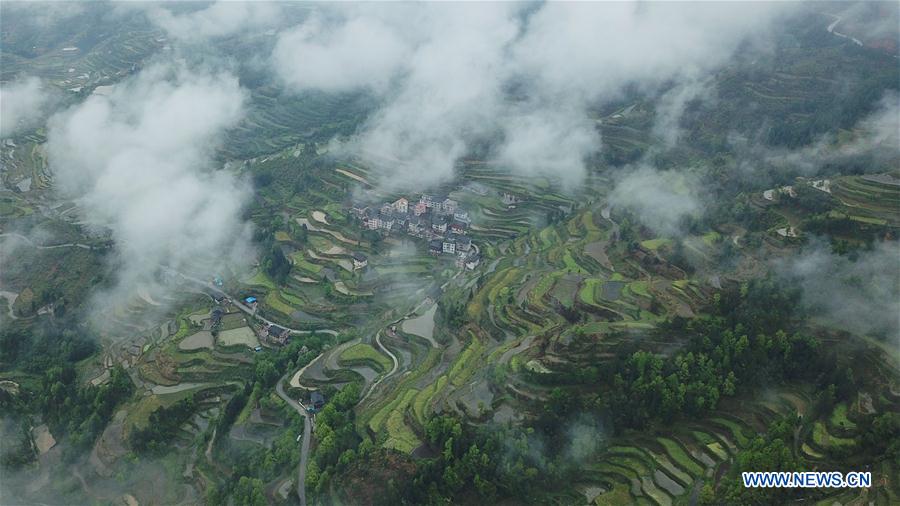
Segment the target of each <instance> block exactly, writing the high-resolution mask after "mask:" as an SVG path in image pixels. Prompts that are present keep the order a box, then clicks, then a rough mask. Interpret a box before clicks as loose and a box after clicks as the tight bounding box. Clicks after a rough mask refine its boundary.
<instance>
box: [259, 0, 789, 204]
mask: <svg viewBox="0 0 900 506" xmlns="http://www.w3.org/2000/svg"><path fill="white" fill-rule="evenodd" d="M791 8H792V7H787V6H784V5H773V4H765V5H764V4H728V5H719V4H709V3H707V4H690V5H684V4H678V5H670V4H660V3H650V4H648V3H640V4H631V3H628V4H626V3H602V4H576V3H545V4H540V5H530V4H513V3H496V4H465V3H454V4H428V5H421V4H399V3H398V4H388V5H384V4H379V5H378V8H377V9H375V8H370V7H369V6H365V5H362V6H359V5H356V4H353V5H351V6H347V5H339V6H333V7H332V6H329V8H327V9H326V10H325V11H324V12H325V14H323V15H322V16H321V17H318V18H314V19H310V20H307V21H306V22H305V23H304V24H301V25H300V26H299V27H297V28H295V29H293V30H291V31H288V32H285V33H283V34H281V35H280V37H279V42H278V44H277V46H276V49H275V51H274V52H273V54H272V62H273V66H274V68H275V69H276V72H278V74H279V76H280V77H281V79H282V81H283V82H285V83H287V84H288V85H289V86H290V87H292V88H293V89H295V90H297V91H302V90H307V89H319V90H323V91H330V92H341V91H348V90H351V89H352V90H368V91H370V92H372V93H374V95H375V96H376V98H377V99H378V100H379V102H380V104H381V105H380V107H379V108H378V110H377V111H376V112H375V113H373V114H372V115H371V116H370V118H369V119H368V121H367V122H366V123H365V124H364V125H363V126H362V128H361V129H360V130H359V131H358V133H357V135H356V136H354V138H353V139H351V140H350V142H346V143H343V144H342V147H343V148H344V150H343V151H342V154H345V155H353V156H360V157H362V158H363V159H365V160H366V162H367V163H368V164H369V165H370V166H372V167H373V168H374V169H375V170H376V171H377V173H378V174H379V175H380V184H381V185H382V186H385V187H388V188H389V189H402V188H411V187H414V186H415V187H422V186H427V185H429V184H433V183H439V182H443V181H446V180H448V179H451V178H452V177H453V176H454V168H455V166H456V163H457V162H458V161H459V159H460V158H462V157H464V156H467V155H469V154H472V153H473V152H475V151H478V150H479V149H480V148H481V147H483V146H484V145H486V144H489V145H490V146H491V147H492V148H493V149H491V150H490V153H487V154H488V156H491V157H493V158H494V159H493V160H490V161H492V162H495V163H496V164H497V165H499V166H500V167H503V168H504V169H507V170H509V171H511V172H514V173H521V174H526V175H533V174H546V175H550V176H552V177H554V178H556V179H559V180H560V181H562V182H563V183H567V184H569V185H572V183H573V182H574V183H577V182H578V181H580V180H581V179H582V178H583V176H584V174H585V172H586V163H585V160H586V158H588V157H589V156H590V155H591V154H593V153H595V152H596V151H598V150H599V149H600V136H599V134H598V133H597V130H596V124H595V120H594V118H592V115H591V111H592V110H594V108H595V106H596V105H598V104H600V103H603V102H604V101H609V100H612V99H616V98H619V97H620V96H621V94H622V93H623V90H624V89H625V88H626V87H628V86H632V85H638V87H639V88H640V89H644V90H655V89H658V88H659V87H661V86H663V85H664V84H665V85H672V83H675V84H676V85H677V84H678V83H680V82H682V81H685V80H687V82H688V84H687V85H685V87H683V88H678V89H679V90H681V91H683V93H682V94H681V95H679V96H673V97H672V100H671V107H670V109H671V111H670V116H672V117H676V116H678V109H679V108H680V107H682V106H683V103H684V102H685V101H687V100H688V97H689V96H690V94H691V93H692V92H693V91H694V86H693V85H692V84H691V83H702V82H703V76H705V75H708V74H709V72H711V71H712V70H714V69H715V68H716V67H717V66H718V65H721V64H722V63H724V62H726V61H727V60H728V58H729V57H730V56H731V55H732V54H733V52H734V50H735V49H736V48H737V47H738V45H739V44H741V43H742V42H744V41H746V40H747V38H748V37H752V36H756V35H758V34H759V33H760V32H762V31H765V29H766V28H767V27H768V26H769V24H770V22H771V21H772V20H773V19H775V17H776V16H777V15H779V14H783V13H785V12H786V11H788V10H790V9H791ZM323 19H324V20H325V21H323ZM373 52H375V53H377V54H375V55H372V53H373ZM674 138H677V135H674V136H673V139H674ZM482 154H484V153H479V156H481V155H482Z"/></svg>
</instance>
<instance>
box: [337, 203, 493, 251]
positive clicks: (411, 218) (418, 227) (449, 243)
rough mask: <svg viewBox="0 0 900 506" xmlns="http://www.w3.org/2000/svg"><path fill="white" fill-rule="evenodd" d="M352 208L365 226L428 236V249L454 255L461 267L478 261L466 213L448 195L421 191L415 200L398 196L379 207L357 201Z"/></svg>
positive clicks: (419, 236) (377, 229) (383, 231)
mask: <svg viewBox="0 0 900 506" xmlns="http://www.w3.org/2000/svg"><path fill="white" fill-rule="evenodd" d="M351 211H352V213H353V214H354V215H355V216H356V217H357V218H358V219H359V220H360V224H361V226H362V227H363V228H366V229H368V230H376V231H380V232H381V233H383V234H385V235H390V234H398V235H399V234H406V235H409V236H412V237H418V238H421V239H427V240H428V251H429V253H431V254H432V255H441V254H450V255H454V256H456V263H457V266H458V267H460V268H462V267H466V268H467V269H474V268H475V267H476V266H477V265H478V263H479V261H480V255H479V252H478V247H477V246H475V245H474V244H473V243H472V238H471V237H469V236H468V235H467V232H468V229H469V225H470V224H471V219H470V218H469V213H468V212H466V211H465V210H463V209H460V207H459V203H458V202H457V201H455V200H453V199H451V198H435V197H434V196H432V195H428V194H423V195H422V196H421V197H420V198H419V201H418V202H410V201H409V200H407V199H406V198H404V197H400V198H399V199H397V200H396V201H395V202H386V203H384V204H382V205H381V207H369V206H367V205H363V204H356V205H354V206H353V208H352V209H351ZM354 260H355V259H354ZM354 266H355V263H354Z"/></svg>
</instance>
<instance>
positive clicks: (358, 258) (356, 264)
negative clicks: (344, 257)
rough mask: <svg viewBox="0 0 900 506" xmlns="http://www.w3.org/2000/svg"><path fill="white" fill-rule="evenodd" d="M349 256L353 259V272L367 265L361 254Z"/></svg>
mask: <svg viewBox="0 0 900 506" xmlns="http://www.w3.org/2000/svg"><path fill="white" fill-rule="evenodd" d="M350 256H351V257H352V258H353V270H355V271H358V270H360V269H365V268H366V266H367V265H369V259H368V258H366V256H365V255H363V254H362V253H358V252H353V254H352V255H350Z"/></svg>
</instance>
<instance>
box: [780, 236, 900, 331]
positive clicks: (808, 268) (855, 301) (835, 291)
mask: <svg viewBox="0 0 900 506" xmlns="http://www.w3.org/2000/svg"><path fill="white" fill-rule="evenodd" d="M777 268H778V270H779V271H780V272H781V274H782V275H784V276H787V277H788V278H790V279H793V280H794V281H795V282H796V283H797V284H798V285H799V287H800V288H801V289H802V290H803V295H802V297H803V302H804V303H805V304H806V305H807V306H808V307H809V309H810V310H811V311H812V314H813V315H815V316H818V317H819V318H821V319H822V320H825V321H827V322H828V323H829V324H830V325H834V326H835V327H838V328H841V329H844V330H847V331H850V332H854V333H858V334H862V335H873V336H876V337H886V338H887V339H889V340H891V341H892V342H894V343H895V344H898V345H900V243H898V242H897V241H885V242H880V243H877V244H876V245H875V247H874V249H872V250H871V251H861V252H859V253H858V254H857V253H854V254H853V257H851V256H850V255H847V256H841V255H836V254H833V253H832V252H831V251H830V249H829V247H828V245H827V244H826V243H825V242H824V241H821V240H814V241H812V242H811V243H810V244H809V245H808V246H807V247H806V248H804V250H803V251H802V252H800V254H799V255H797V256H796V257H793V258H790V259H787V260H784V261H782V262H781V263H779V264H778V266H777Z"/></svg>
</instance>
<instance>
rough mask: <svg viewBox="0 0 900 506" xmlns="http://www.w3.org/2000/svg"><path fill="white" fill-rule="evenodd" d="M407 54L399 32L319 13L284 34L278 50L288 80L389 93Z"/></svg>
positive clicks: (368, 21) (370, 22)
mask: <svg viewBox="0 0 900 506" xmlns="http://www.w3.org/2000/svg"><path fill="white" fill-rule="evenodd" d="M408 56H409V50H408V48H407V47H406V44H405V42H404V41H402V40H401V39H400V38H399V37H398V36H397V34H395V33H394V32H393V31H392V30H390V29H389V28H388V27H387V26H385V25H384V23H382V22H381V21H379V20H377V19H367V18H354V19H351V20H349V21H347V22H346V23H342V24H340V25H339V26H337V27H331V26H328V24H327V21H326V20H324V19H323V18H321V17H316V18H314V19H312V20H310V21H308V22H306V23H304V24H303V25H301V26H299V27H296V28H294V29H292V30H290V31H288V32H287V33H284V34H282V35H281V36H280V37H279V39H278V43H277V45H276V47H275V50H274V53H273V58H274V64H275V65H276V66H277V68H279V69H280V71H279V74H280V75H281V77H282V79H283V80H284V82H285V83H286V84H288V85H289V86H292V87H296V88H297V89H307V88H315V89H326V90H329V91H349V90H354V89H359V88H370V89H373V90H375V91H378V92H382V91H385V90H386V89H387V86H388V84H389V82H390V80H391V79H392V78H393V76H394V75H395V74H396V73H397V72H398V71H399V69H400V68H402V65H403V64H404V63H405V60H406V59H407V58H408Z"/></svg>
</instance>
